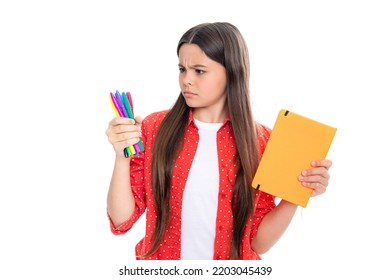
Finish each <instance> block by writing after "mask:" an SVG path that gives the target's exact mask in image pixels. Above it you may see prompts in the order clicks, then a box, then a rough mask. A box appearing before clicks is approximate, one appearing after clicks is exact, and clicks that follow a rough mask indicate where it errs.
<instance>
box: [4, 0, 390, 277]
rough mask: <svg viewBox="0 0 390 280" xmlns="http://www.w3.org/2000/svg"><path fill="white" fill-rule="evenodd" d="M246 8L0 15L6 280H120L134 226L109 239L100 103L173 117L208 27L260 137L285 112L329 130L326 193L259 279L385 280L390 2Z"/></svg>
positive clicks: (106, 152)
mask: <svg viewBox="0 0 390 280" xmlns="http://www.w3.org/2000/svg"><path fill="white" fill-rule="evenodd" d="M254 3H255V1H228V0H223V1H203V0H198V1H175V2H172V1H157V0H155V1H2V2H1V4H0V38H1V39H0V40H1V43H0V94H1V95H0V96H1V101H0V114H1V116H0V117H1V118H0V122H1V125H0V129H1V138H0V141H1V145H0V161H1V167H0V168H1V169H0V187H1V193H0V215H1V220H0V222H1V233H0V234H1V237H0V255H1V263H0V267H1V268H0V278H1V279H29V278H34V279H38V277H41V278H42V279H49V278H50V279H124V278H123V277H122V278H121V277H119V276H118V269H119V268H121V267H123V266H124V265H129V264H133V265H134V261H133V260H134V246H135V244H136V243H137V242H138V241H139V239H140V238H141V237H142V235H143V232H144V218H141V220H140V221H139V223H138V224H137V225H136V226H135V227H134V228H133V229H132V230H131V231H129V232H128V233H127V234H125V235H123V236H114V235H112V234H111V232H110V230H109V226H108V220H107V217H106V212H105V207H106V193H107V189H108V184H109V180H110V177H111V172H112V166H113V160H114V154H113V150H112V147H111V146H110V145H109V143H108V141H107V139H106V135H105V129H106V127H107V125H108V122H109V120H110V119H112V118H113V117H114V114H113V112H112V110H111V107H110V104H109V99H108V96H109V92H110V91H115V90H117V89H118V90H120V91H127V90H129V91H131V92H132V95H133V99H134V104H135V113H136V114H137V115H141V116H146V115H147V114H149V113H151V112H153V111H157V110H162V109H167V108H169V107H170V106H171V105H172V104H173V102H174V101H175V100H176V97H177V95H178V93H179V87H178V83H177V74H178V69H177V57H176V44H177V42H178V40H179V38H180V36H181V35H182V34H183V33H184V32H185V31H186V30H187V29H188V28H190V27H192V26H193V25H195V24H198V23H201V22H214V21H230V22H231V23H233V24H235V25H236V26H237V27H238V28H239V29H240V30H241V32H242V33H243V35H244V37H245V38H246V40H247V44H248V48H249V52H250V58H251V90H252V97H253V107H254V113H255V115H256V119H257V120H258V121H259V122H261V123H263V124H266V125H268V126H270V127H272V126H273V122H274V120H275V118H276V115H277V112H278V110H279V109H281V108H286V109H289V110H291V111H295V112H297V113H300V114H302V115H306V116H308V117H311V118H313V119H316V120H318V121H320V122H324V123H327V124H329V125H332V126H335V127H337V128H338V131H337V133H336V136H335V139H334V142H333V144H332V147H331V149H330V151H329V153H328V158H330V159H332V160H333V162H334V164H333V167H332V169H331V180H330V185H329V188H328V191H327V193H326V194H324V195H322V196H320V197H316V198H313V199H312V200H310V202H309V204H308V207H307V208H305V209H299V210H298V212H297V214H296V216H295V218H294V220H293V222H292V224H291V226H290V227H289V228H288V230H287V231H286V233H285V235H284V236H283V237H282V239H281V240H280V241H279V243H277V245H276V246H275V247H274V248H273V249H271V251H269V252H268V253H266V254H265V255H263V263H262V264H267V265H270V266H272V267H273V268H274V275H273V276H274V279H285V278H286V277H292V279H297V278H301V279H331V278H334V277H336V278H337V277H345V278H346V277H348V278H351V277H355V276H356V277H357V276H361V277H362V279H367V278H368V277H370V278H372V279H386V278H387V279H388V278H389V275H390V273H389V270H388V267H387V265H388V264H389V261H390V253H389V250H390V246H389V240H388V236H389V234H390V230H389V218H388V213H389V206H388V204H387V203H388V198H387V194H388V193H389V191H388V188H389V179H388V174H389V167H388V161H389V155H390V153H389V148H388V143H389V140H390V139H389V136H388V134H389V133H388V121H387V120H388V119H389V101H388V98H389V93H390V81H389V80H390V79H389V78H390V51H389V50H390V17H389V14H390V9H389V5H388V1H375V0H372V1H344V0H338V1H256V4H254ZM218 264H223V262H220V263H218ZM242 264H244V262H243V263H242ZM260 264H261V263H255V265H260ZM213 265H214V264H213ZM252 265H253V264H252ZM364 277H366V278H364ZM183 279H184V278H183ZM236 279H238V278H236Z"/></svg>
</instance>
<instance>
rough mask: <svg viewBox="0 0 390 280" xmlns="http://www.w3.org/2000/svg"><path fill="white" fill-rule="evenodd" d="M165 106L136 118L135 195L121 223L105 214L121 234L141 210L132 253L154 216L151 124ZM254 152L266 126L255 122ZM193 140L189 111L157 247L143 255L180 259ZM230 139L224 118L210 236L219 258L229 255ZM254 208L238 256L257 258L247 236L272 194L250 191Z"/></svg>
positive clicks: (140, 248)
mask: <svg viewBox="0 0 390 280" xmlns="http://www.w3.org/2000/svg"><path fill="white" fill-rule="evenodd" d="M166 113H167V111H161V112H156V113H153V114H151V115H149V116H147V117H146V118H145V119H144V121H143V123H142V133H143V136H142V141H143V143H144V146H145V152H143V153H141V154H140V155H139V156H137V157H132V158H131V162H130V174H131V175H130V182H131V188H132V192H133V194H134V198H135V210H134V213H133V215H132V216H131V217H130V218H129V219H128V220H127V221H126V222H124V223H123V224H121V225H120V226H118V227H116V228H115V226H114V225H113V223H112V221H111V219H109V221H110V226H111V231H112V233H114V234H117V235H119V234H124V233H126V232H127V231H128V230H129V229H131V227H132V226H133V225H134V223H135V222H136V221H137V220H138V219H139V218H140V216H141V215H142V214H143V213H144V212H145V210H146V230H145V237H144V238H142V240H141V241H140V242H139V243H138V244H137V245H136V248H135V251H136V258H137V259H141V257H140V256H141V255H143V254H144V253H146V252H147V251H148V249H149V248H150V247H151V245H152V242H151V241H152V240H151V237H152V234H153V228H154V225H155V220H156V207H155V204H154V200H153V193H152V173H151V165H152V148H151V147H153V143H154V140H155V137H156V133H157V129H158V127H159V125H160V124H161V121H162V120H163V119H164V117H165V115H166ZM258 130H259V133H258V135H259V148H260V151H259V152H260V153H261V154H262V153H263V152H264V149H265V146H266V144H267V141H268V139H269V136H270V133H271V130H270V129H269V128H268V127H266V126H263V125H260V124H259V125H258ZM198 141H199V134H198V129H197V127H196V125H195V123H194V120H193V116H192V113H190V117H189V121H188V126H187V129H186V131H185V134H184V142H183V143H184V144H183V149H182V151H181V152H180V153H179V155H178V158H177V160H176V164H175V166H174V169H173V173H172V180H171V191H170V192H171V193H170V195H171V197H170V203H171V218H170V223H169V224H168V225H167V227H166V232H165V234H164V237H163V240H162V242H161V245H160V247H159V249H158V250H157V251H156V252H155V253H154V254H153V255H152V256H150V257H148V258H147V259H152V260H156V259H162V260H178V259H180V248H181V244H180V239H181V210H182V198H183V193H184V187H185V185H186V180H187V177H188V174H189V169H190V166H191V163H192V160H193V159H194V156H195V152H196V148H197V144H198ZM235 147H236V146H235V142H234V138H233V130H232V127H231V123H230V120H229V118H227V119H226V120H225V122H224V124H223V125H222V127H221V128H220V129H219V130H218V132H217V149H218V163H219V174H220V175H219V195H218V197H219V199H218V209H217V221H216V229H215V230H216V235H215V241H214V256H213V259H215V260H223V259H227V258H228V257H229V253H230V246H231V239H232V235H233V229H232V227H233V215H232V207H231V201H232V196H233V186H234V182H235V178H236V171H237V168H238V167H237V164H236V162H235V160H234V155H235V152H236V148H235ZM255 205H256V209H255V212H254V215H253V216H252V217H251V218H250V219H249V220H248V223H247V225H246V228H245V233H244V238H243V240H242V243H241V256H242V258H243V259H247V260H254V259H260V256H259V255H258V254H257V253H255V252H254V251H253V250H252V248H251V241H252V239H253V237H254V236H255V234H256V232H257V229H258V227H259V224H260V222H261V220H262V219H263V217H264V216H265V215H266V214H267V213H268V212H269V211H271V210H272V209H273V208H274V207H275V198H274V197H273V196H271V195H269V194H266V193H263V192H261V191H257V192H256V198H255Z"/></svg>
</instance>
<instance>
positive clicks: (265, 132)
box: [256, 122, 272, 154]
mask: <svg viewBox="0 0 390 280" xmlns="http://www.w3.org/2000/svg"><path fill="white" fill-rule="evenodd" d="M256 128H257V138H258V140H259V148H260V152H261V154H263V153H264V150H265V147H266V146H267V143H268V139H269V137H270V136H271V132H272V131H271V129H270V128H269V127H268V126H266V125H263V124H260V123H258V122H256Z"/></svg>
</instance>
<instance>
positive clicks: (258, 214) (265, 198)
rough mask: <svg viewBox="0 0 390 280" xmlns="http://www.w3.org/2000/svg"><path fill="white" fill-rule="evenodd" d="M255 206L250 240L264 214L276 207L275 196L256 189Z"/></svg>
mask: <svg viewBox="0 0 390 280" xmlns="http://www.w3.org/2000/svg"><path fill="white" fill-rule="evenodd" d="M255 201H257V204H256V208H255V213H254V216H253V222H252V228H251V233H250V241H251V242H252V240H253V238H254V237H255V235H256V233H257V229H258V228H259V225H260V223H261V221H262V220H263V218H264V216H265V215H266V214H268V213H269V212H270V211H271V210H272V209H274V208H275V207H276V204H275V197H274V196H273V195H270V194H268V193H265V192H262V191H257V192H256V200H255Z"/></svg>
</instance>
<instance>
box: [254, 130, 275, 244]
mask: <svg viewBox="0 0 390 280" xmlns="http://www.w3.org/2000/svg"><path fill="white" fill-rule="evenodd" d="M257 131H258V138H259V151H260V160H261V155H262V154H263V153H264V150H265V148H266V146H267V143H268V139H269V137H270V135H271V129H270V128H269V127H267V126H265V125H261V124H258V126H257ZM255 201H256V207H255V213H254V217H253V222H252V228H251V233H250V240H251V242H252V240H253V238H254V237H255V235H256V232H257V229H258V228H259V225H260V223H261V221H262V220H263V218H264V216H265V215H266V214H267V213H269V212H270V211H271V210H272V209H274V208H275V207H276V204H275V196H273V195H270V194H268V193H265V192H262V191H260V190H258V191H256V199H255Z"/></svg>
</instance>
